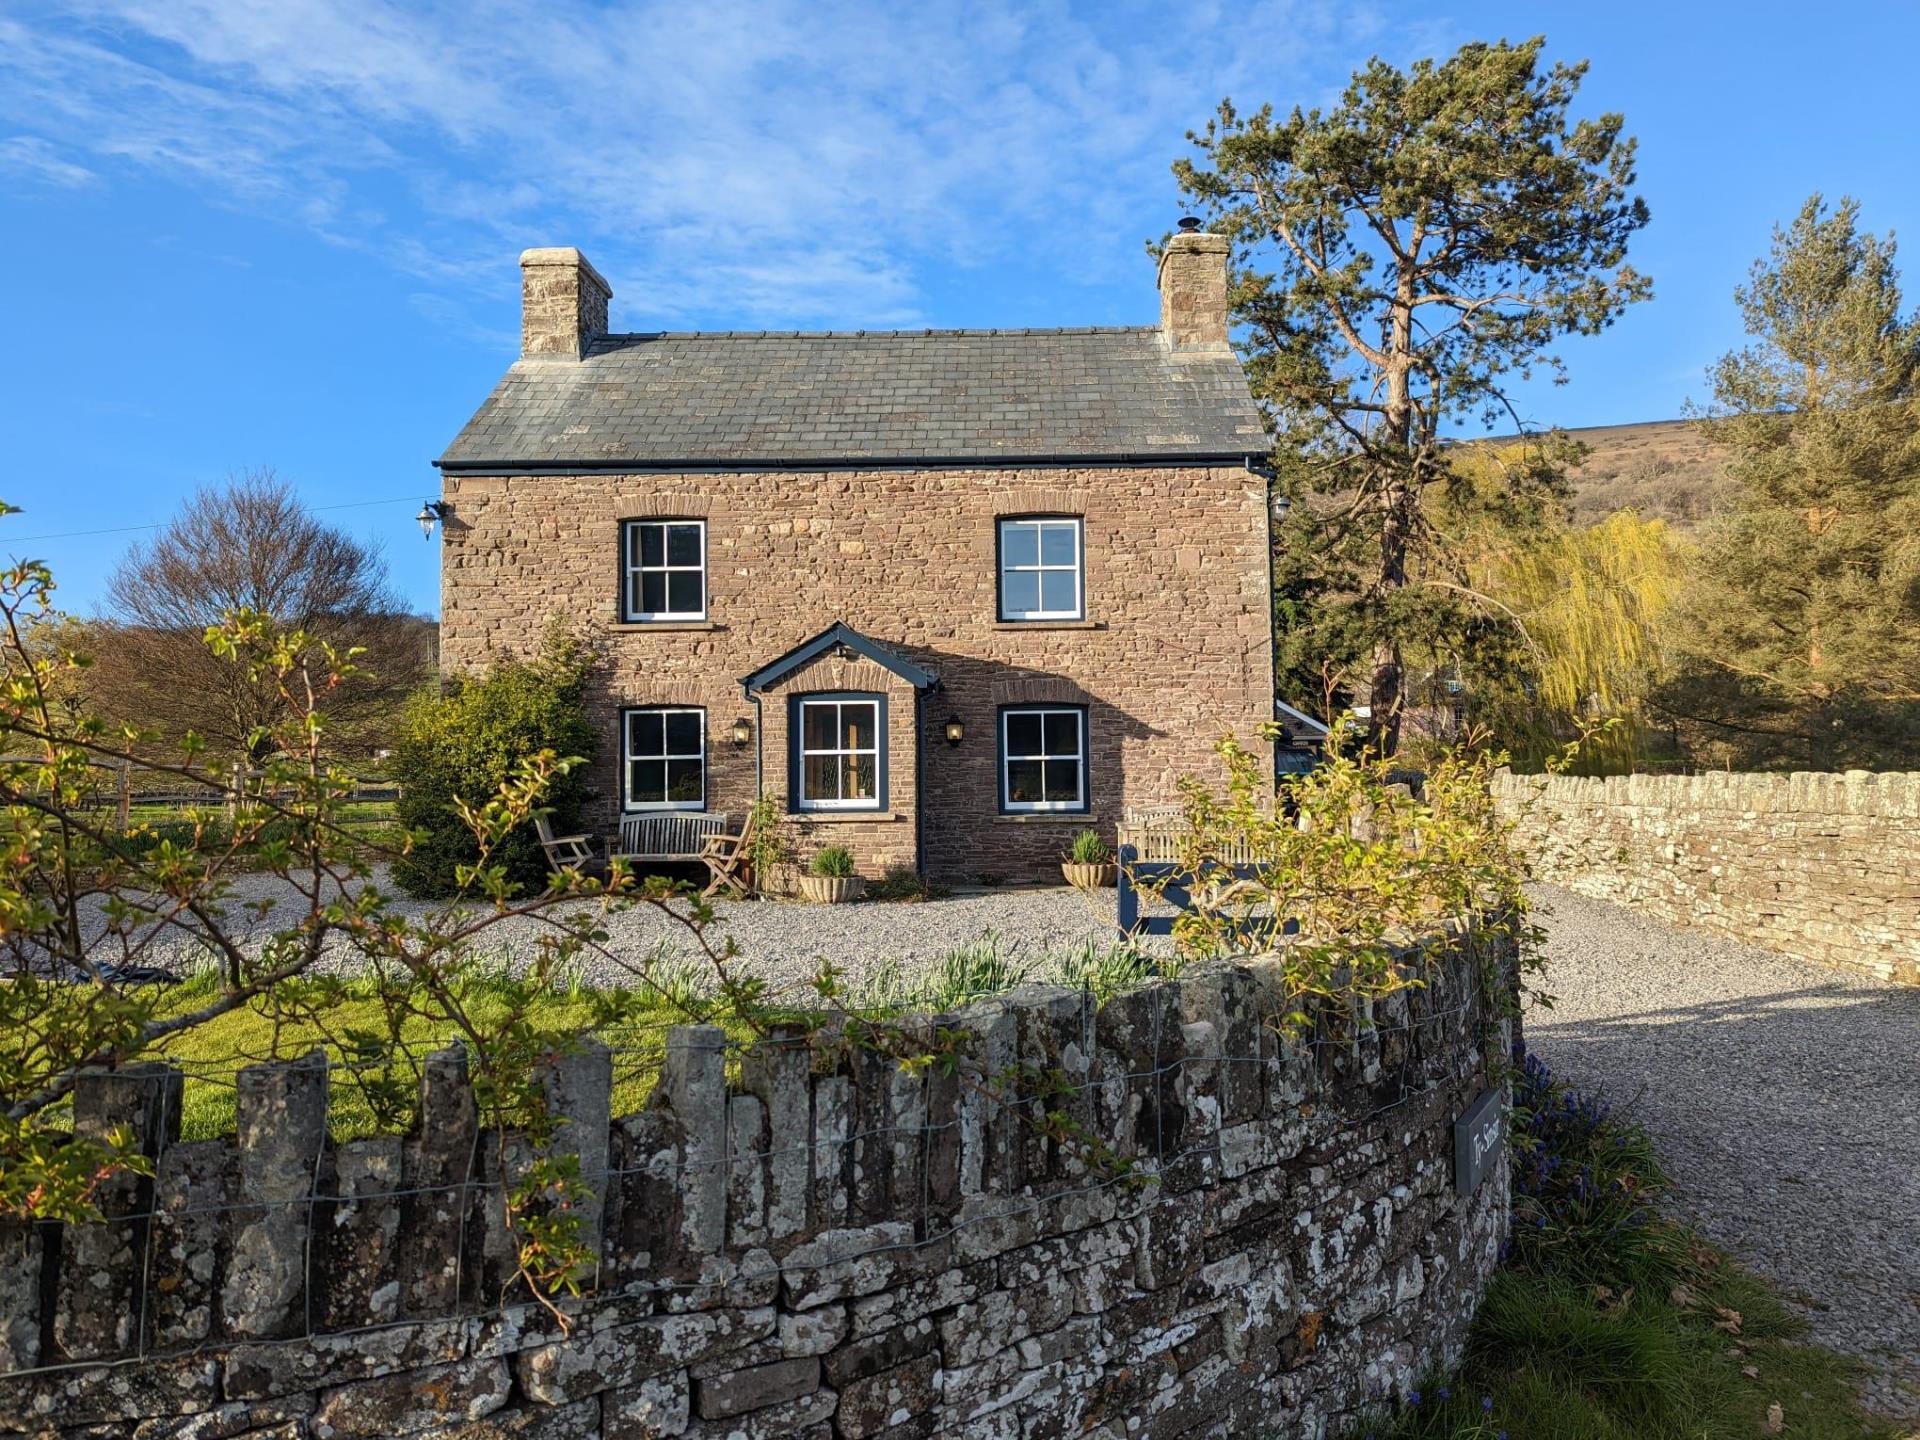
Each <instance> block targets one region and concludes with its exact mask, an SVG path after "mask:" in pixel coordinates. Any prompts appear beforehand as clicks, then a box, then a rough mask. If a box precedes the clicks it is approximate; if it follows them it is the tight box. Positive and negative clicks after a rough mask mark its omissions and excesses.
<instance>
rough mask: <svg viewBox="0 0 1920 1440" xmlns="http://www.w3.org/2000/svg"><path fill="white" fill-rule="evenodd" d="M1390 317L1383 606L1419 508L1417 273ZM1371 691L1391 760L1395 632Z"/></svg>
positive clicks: (1395, 715) (1374, 731)
mask: <svg viewBox="0 0 1920 1440" xmlns="http://www.w3.org/2000/svg"><path fill="white" fill-rule="evenodd" d="M1388 317H1389V318H1388V330H1387V372H1386V382H1387V385H1386V392H1387V393H1386V397H1385V414H1384V415H1383V416H1382V417H1381V418H1382V429H1383V432H1384V433H1383V435H1382V439H1383V440H1384V441H1385V446H1384V448H1385V450H1386V452H1387V455H1388V457H1389V458H1388V461H1387V463H1388V464H1390V465H1392V466H1393V470H1394V473H1393V474H1392V476H1390V477H1389V478H1388V481H1387V484H1386V486H1385V488H1384V490H1383V491H1382V495H1381V507H1380V512H1381V513H1380V573H1379V577H1378V580H1377V581H1376V584H1377V587H1378V590H1379V594H1380V597H1381V599H1382V600H1383V601H1391V599H1392V597H1393V595H1394V594H1395V593H1396V592H1397V591H1399V590H1402V589H1404V588H1405V587H1406V583H1407V545H1408V541H1409V539H1410V532H1411V529H1412V524H1411V521H1412V515H1411V513H1410V512H1411V511H1412V509H1413V507H1414V506H1415V505H1416V504H1418V503H1419V495H1418V492H1417V490H1416V489H1415V486H1414V480H1415V478H1416V477H1414V476H1413V475H1412V474H1411V473H1410V471H1409V466H1410V464H1411V461H1412V458H1413V455H1412V452H1413V393H1412V384H1411V377H1412V366H1413V274H1412V272H1411V270H1410V269H1408V267H1407V266H1406V265H1404V264H1403V265H1402V266H1401V267H1400V277H1399V281H1398V283H1397V285H1396V286H1395V292H1394V299H1393V301H1392V303H1391V305H1390V306H1389V308H1388ZM1371 688H1372V693H1371V695H1370V696H1369V699H1368V705H1369V709H1368V712H1367V744H1368V745H1369V747H1371V748H1372V749H1373V750H1374V751H1375V753H1377V754H1379V755H1381V756H1389V755H1392V754H1394V753H1395V752H1396V751H1398V750H1399V748H1400V719H1401V715H1402V713H1403V711H1404V709H1405V706H1406V673H1405V666H1404V664H1403V663H1402V656H1401V653H1400V641H1399V638H1398V637H1397V636H1396V635H1394V634H1393V633H1392V632H1391V629H1389V630H1388V632H1387V633H1386V634H1384V635H1382V636H1381V638H1380V640H1379V642H1378V643H1377V644H1376V645H1375V646H1374V650H1373V682H1372V687H1371Z"/></svg>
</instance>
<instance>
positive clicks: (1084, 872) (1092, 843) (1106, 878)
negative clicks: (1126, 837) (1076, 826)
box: [1060, 830, 1119, 890]
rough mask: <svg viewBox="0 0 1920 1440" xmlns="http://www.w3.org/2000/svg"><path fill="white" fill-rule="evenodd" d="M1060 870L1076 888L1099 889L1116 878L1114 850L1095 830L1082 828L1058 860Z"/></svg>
mask: <svg viewBox="0 0 1920 1440" xmlns="http://www.w3.org/2000/svg"><path fill="white" fill-rule="evenodd" d="M1060 873H1061V874H1063V875H1065V876H1066V877H1067V883H1068V884H1069V885H1071V886H1073V887H1074V889H1076V890H1098V889H1100V888H1101V887H1102V886H1105V885H1111V884H1113V883H1114V882H1115V881H1116V880H1117V879H1118V878H1119V867H1117V866H1116V865H1115V864H1114V863H1113V852H1112V851H1111V850H1109V849H1108V848H1107V842H1106V841H1104V840H1102V839H1101V838H1100V832H1099V831H1098V830H1082V831H1081V832H1080V833H1079V834H1077V835H1075V836H1074V837H1073V845H1072V847H1071V848H1070V849H1069V850H1068V851H1067V854H1066V858H1065V859H1064V860H1063V861H1062V862H1061V865H1060Z"/></svg>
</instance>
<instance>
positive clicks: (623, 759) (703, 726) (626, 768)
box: [620, 705, 707, 813]
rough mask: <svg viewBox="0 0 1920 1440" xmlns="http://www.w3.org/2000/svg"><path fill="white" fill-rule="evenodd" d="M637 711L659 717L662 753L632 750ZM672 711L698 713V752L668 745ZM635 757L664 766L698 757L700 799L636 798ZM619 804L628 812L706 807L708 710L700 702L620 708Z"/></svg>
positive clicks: (675, 712)
mask: <svg viewBox="0 0 1920 1440" xmlns="http://www.w3.org/2000/svg"><path fill="white" fill-rule="evenodd" d="M636 715H658V716H659V717H660V744H661V746H662V753H660V754H658V755H635V754H634V753H633V717H634V716H636ZM669 715H694V716H698V717H699V720H700V749H699V751H698V753H694V752H691V751H684V750H668V749H665V746H666V743H667V738H666V718H667V716H669ZM635 760H658V761H660V762H661V764H662V765H663V766H664V765H665V764H666V763H667V762H668V761H670V760H698V761H699V762H700V798H699V799H698V800H635V799H634V798H633V762H634V761H635ZM620 807H621V809H622V810H625V811H627V812H628V813H636V812H641V811H657V810H705V809H706V808H707V712H706V711H705V710H703V709H701V708H700V707H699V706H697V705H629V706H627V707H626V708H625V709H624V710H622V711H621V712H620Z"/></svg>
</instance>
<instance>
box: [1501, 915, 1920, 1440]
mask: <svg viewBox="0 0 1920 1440" xmlns="http://www.w3.org/2000/svg"><path fill="white" fill-rule="evenodd" d="M1536 898H1537V899H1538V900H1539V901H1540V903H1541V918H1542V920H1543V923H1544V925H1545V927H1546V930H1547V935H1548V942H1547V957H1548V968H1547V972H1546V976H1545V979H1544V981H1543V982H1542V984H1543V987H1544V989H1545V990H1546V992H1547V993H1548V994H1550V995H1552V996H1553V997H1554V998H1555V1004H1554V1006H1553V1008H1552V1009H1551V1010H1545V1011H1539V1010H1536V1011H1534V1012H1533V1013H1532V1014H1530V1015H1529V1016H1528V1019H1527V1035H1528V1040H1529V1042H1530V1043H1531V1044H1532V1045H1533V1047H1534V1048H1535V1049H1536V1050H1537V1051H1538V1052H1539V1053H1540V1055H1541V1056H1542V1058H1544V1059H1545V1060H1546V1061H1547V1063H1548V1064H1549V1065H1551V1066H1553V1067H1554V1069H1555V1070H1556V1071H1557V1072H1559V1073H1560V1074H1561V1075H1562V1076H1563V1077H1565V1078H1566V1079H1568V1080H1571V1081H1573V1082H1574V1083H1576V1084H1579V1085H1581V1086H1582V1087H1585V1088H1590V1089H1599V1090H1604V1091H1605V1092H1606V1093H1607V1094H1608V1095H1610V1096H1611V1097H1613V1098H1614V1099H1615V1100H1616V1101H1627V1102H1629V1103H1630V1104H1631V1106H1632V1108H1633V1109H1634V1111H1635V1113H1636V1114H1637V1115H1638V1117H1639V1118H1640V1119H1641V1120H1642V1121H1644V1122H1645V1124H1646V1125H1647V1127H1648V1128H1649V1129H1650V1130H1652V1132H1653V1134H1654V1135H1655V1137H1656V1138H1657V1139H1658V1140H1659V1142H1660V1151H1661V1155H1662V1157H1663V1158H1664V1160H1665V1161H1666V1163H1667V1166H1668V1168H1669V1169H1670V1170H1671V1172H1672V1174H1673V1176H1674V1179H1675V1182H1676V1194H1675V1199H1676V1201H1677V1203H1678V1204H1679V1206H1680V1207H1681V1208H1682V1210H1684V1211H1685V1212H1686V1213H1687V1214H1688V1215H1689V1216H1691V1217H1692V1218H1693V1219H1694V1220H1696V1221H1697V1222H1698V1223H1699V1225H1700V1227H1701V1228H1702V1229H1703V1230H1704V1231H1705V1232H1706V1233H1707V1234H1708V1235H1710V1236H1712V1237H1713V1238H1714V1239H1716V1240H1718V1241H1719V1242H1721V1243H1722V1244H1724V1245H1726V1246H1728V1247H1729V1248H1730V1249H1732V1250H1734V1251H1736V1252H1737V1253H1738V1254H1739V1255H1741V1256H1742V1257H1743V1258H1744V1259H1746V1260H1747V1261H1748V1262H1749V1263H1751V1264H1752V1265H1753V1266H1754V1267H1755V1268H1757V1269H1758V1270H1760V1271H1761V1272H1762V1273H1763V1274H1765V1275H1767V1276H1768V1277H1770V1278H1771V1279H1772V1280H1774V1281H1775V1282H1776V1283H1777V1284H1779V1285H1780V1287H1781V1288H1782V1289H1783V1290H1784V1291H1785V1292H1786V1293H1787V1294H1788V1295H1789V1296H1790V1297H1791V1299H1792V1300H1793V1302H1794V1303H1795V1304H1796V1305H1797V1306H1798V1307H1799V1308H1800V1309H1801V1310H1802V1311H1803V1313H1805V1314H1806V1316H1807V1318H1808V1320H1809V1321H1810V1322H1811V1323H1812V1327H1813V1335H1814V1338H1815V1339H1817V1340H1819V1341H1821V1342H1823V1343H1825V1344H1828V1345H1831V1346H1833V1347H1834V1348H1835V1349H1838V1350H1844V1351H1848V1352H1850V1353H1852V1354H1855V1355H1859V1356H1861V1357H1863V1358H1865V1359H1867V1360H1869V1361H1871V1362H1873V1363H1874V1364H1875V1365H1877V1366H1879V1367H1880V1373H1879V1374H1878V1376H1877V1377H1876V1378H1875V1380H1874V1381H1873V1382H1872V1384H1871V1386H1870V1388H1869V1397H1870V1400H1871V1402H1872V1403H1873V1404H1874V1405H1875V1406H1876V1407H1878V1408H1879V1409H1881V1410H1883V1411H1885V1412H1886V1413H1888V1414H1889V1415H1891V1416H1893V1417H1895V1418H1899V1419H1903V1420H1920V990H1913V989H1898V988H1894V987H1891V986H1885V985H1880V984H1877V983H1875V982H1873V981H1871V980H1866V979H1858V978H1854V977H1852V976H1849V975H1845V974H1842V973H1840V972H1837V971H1833V970H1826V969H1822V968H1820V967H1818V966H1814V965H1809V964H1806V963H1804V962H1801V961H1797V960H1790V959H1787V958H1786V957H1784V956H1781V955H1776V954H1773V953H1772V952H1770V951H1765V950H1755V949H1752V948H1749V947H1746V946H1741V945H1736V944H1733V943H1732V942H1730V941H1725V940H1719V939H1714V938H1712V937H1709V936H1705V935H1701V934H1698V933H1695V932H1691V931H1685V930H1678V929H1675V928H1673V927H1671V926H1668V925H1664V924H1662V923H1660V922H1658V921H1655V920H1650V919H1647V918H1644V917H1642V916H1640V915H1637V914H1635V913H1634V912H1632V911H1630V910H1627V909H1624V908H1621V907H1619V906H1616V905H1610V904H1607V903H1605V902H1603V901H1599V900H1589V899H1587V898H1585V897H1584V896H1579V895H1575V894H1572V893H1570V892H1568V891H1564V890H1560V889H1557V888H1553V887H1548V886H1542V887H1540V888H1539V889H1538V891H1537V892H1536Z"/></svg>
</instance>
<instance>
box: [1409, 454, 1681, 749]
mask: <svg viewBox="0 0 1920 1440" xmlns="http://www.w3.org/2000/svg"><path fill="white" fill-rule="evenodd" d="M1514 463H1519V462H1518V459H1517V457H1516V456H1515V455H1513V454H1510V453H1508V451H1507V450H1505V449H1500V448H1485V449H1480V450H1476V451H1475V452H1473V453H1472V454H1470V455H1468V456H1466V457H1464V458H1462V459H1461V460H1459V461H1457V462H1456V464H1455V469H1456V471H1457V472H1458V474H1459V477H1460V478H1459V481H1458V483H1457V484H1456V486H1455V487H1454V492H1453V493H1452V494H1451V495H1450V496H1449V497H1448V501H1447V505H1446V507H1445V510H1444V512H1443V518H1442V523H1443V524H1445V525H1447V527H1448V528H1449V529H1450V530H1451V531H1452V534H1453V539H1454V543H1455V545H1456V547H1457V551H1458V553H1459V554H1460V555H1461V556H1462V557H1463V569H1464V573H1465V576H1466V579H1465V582H1464V583H1465V586H1466V588H1468V589H1471V590H1472V591H1474V592H1475V594H1476V596H1477V597H1478V598H1479V599H1480V601H1481V602H1482V604H1483V605H1485V606H1487V607H1490V608H1491V609H1493V610H1494V611H1496V612H1497V613H1499V614H1501V615H1503V616H1504V617H1505V618H1506V620H1507V622H1508V623H1507V626H1506V634H1505V637H1504V643H1503V644H1501V645H1499V646H1497V647H1495V648H1492V649H1488V648H1487V647H1484V646H1482V647H1477V648H1473V649H1461V650H1459V651H1456V652H1453V653H1443V654H1436V656H1435V657H1434V659H1435V661H1436V662H1438V663H1436V665H1435V667H1434V670H1435V673H1436V674H1441V673H1450V674H1451V675H1452V676H1453V677H1454V682H1453V683H1454V684H1456V685H1457V686H1458V688H1459V691H1460V694H1461V696H1462V698H1463V702H1464V707H1465V709H1466V711H1467V713H1468V714H1469V715H1470V716H1471V717H1472V718H1473V719H1474V720H1475V721H1477V722H1479V723H1482V724H1485V725H1487V726H1489V727H1490V728H1491V729H1492V730H1493V732H1494V734H1495V737H1496V738H1497V739H1498V740H1499V741H1500V743H1502V744H1503V745H1505V746H1506V747H1507V748H1508V749H1510V750H1511V751H1512V752H1513V754H1514V759H1515V764H1516V765H1518V766H1520V767H1522V768H1527V767H1528V766H1529V765H1534V764H1539V763H1542V762H1544V760H1545V759H1546V757H1547V756H1548V755H1550V754H1553V753H1555V752H1557V751H1559V750H1560V749H1561V747H1562V746H1564V745H1565V743H1566V742H1567V740H1568V739H1570V738H1572V737H1573V736H1575V735H1578V734H1579V733H1580V732H1581V731H1582V730H1583V729H1588V728H1591V727H1595V726H1600V725H1606V722H1609V721H1611V722H1614V723H1613V724H1611V725H1608V726H1607V728H1605V729H1603V730H1600V731H1598V732H1597V733H1595V734H1594V735H1593V736H1592V737H1591V738H1590V739H1589V740H1588V742H1587V744H1586V745H1585V746H1583V747H1582V751H1581V754H1580V756H1579V759H1578V760H1577V762H1576V765H1575V768H1576V769H1581V770H1584V771H1585V772H1587V773H1598V774H1611V773H1619V772H1622V771H1625V770H1630V769H1633V768H1636V767H1637V766H1640V765H1642V764H1644V763H1646V761H1647V759H1648V758H1649V756H1650V754H1651V753H1653V752H1654V751H1655V750H1656V749H1658V748H1660V744H1659V742H1660V738H1661V737H1660V734H1659V732H1658V731H1657V730H1656V728H1655V727H1654V725H1653V724H1652V723H1651V722H1650V721H1649V720H1648V718H1647V709H1646V702H1647V699H1648V696H1649V694H1650V693H1651V691H1652V689H1653V687H1654V685H1655V683H1656V682H1657V680H1658V677H1659V673H1660V669H1661V663H1662V656H1661V641H1660V636H1661V625H1660V622H1661V617H1662V615H1663V614H1664V613H1665V611H1666V609H1667V607H1668V605H1669V604H1671V602H1672V601H1673V599H1674V597H1675V595H1676V594H1677V593H1678V591H1679V589H1680V582H1681V577H1682V566H1683V555H1682V551H1681V546H1680V542H1679V541H1678V540H1677V539H1676V537H1675V536H1674V535H1673V534H1672V532H1671V531H1669V530H1668V528H1667V526H1666V524H1665V522H1664V521H1660V520H1652V519H1645V518H1643V517H1641V516H1640V515H1638V514H1636V513H1634V512H1633V511H1630V510H1622V511H1619V512H1618V513H1616V514H1614V515H1611V516H1609V517H1607V518H1606V519H1605V520H1602V521H1600V522H1598V523H1596V524H1593V525H1586V526H1573V525H1570V524H1568V523H1567V521H1566V520H1565V519H1564V518H1563V517H1562V516H1560V515H1558V514H1548V515H1545V516H1542V515H1540V514H1537V513H1532V514H1528V515H1525V516H1523V517H1515V516H1513V515H1511V514H1509V513H1508V512H1507V507H1506V506H1504V505H1502V504H1489V503H1488V497H1489V496H1498V495H1500V494H1502V493H1504V492H1503V490H1502V487H1501V486H1500V485H1498V484H1497V483H1496V482H1495V481H1494V479H1493V478H1492V477H1494V476H1497V475H1498V473H1499V472H1500V471H1501V470H1502V469H1503V468H1504V467H1506V466H1509V465H1511V464H1514Z"/></svg>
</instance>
